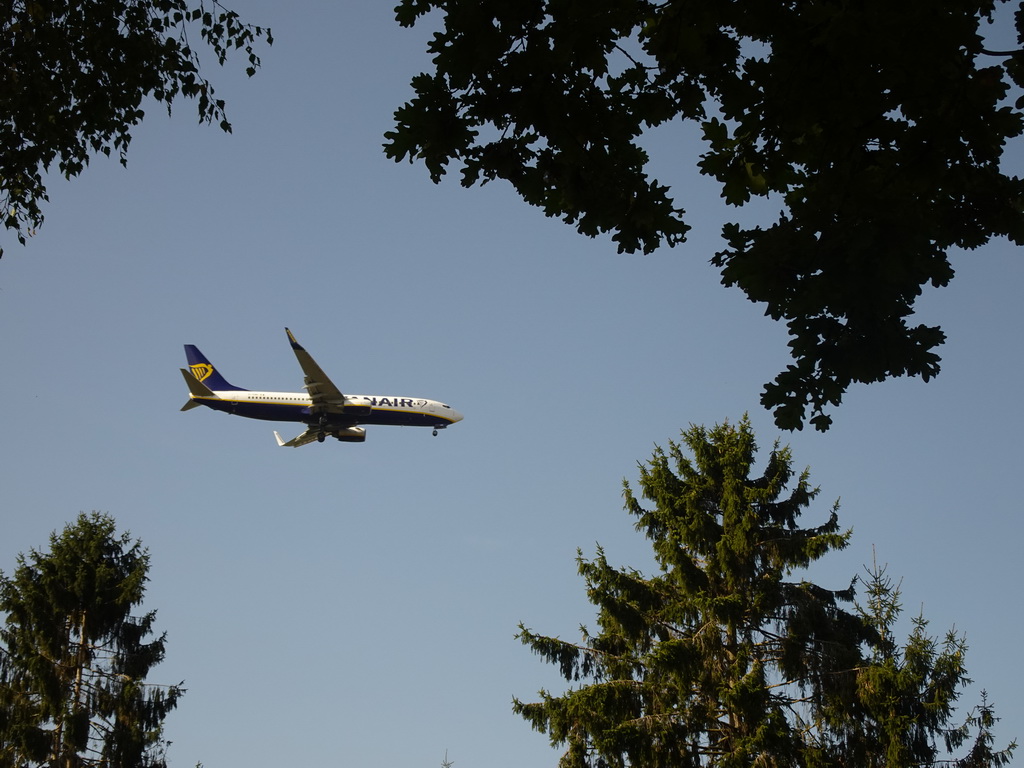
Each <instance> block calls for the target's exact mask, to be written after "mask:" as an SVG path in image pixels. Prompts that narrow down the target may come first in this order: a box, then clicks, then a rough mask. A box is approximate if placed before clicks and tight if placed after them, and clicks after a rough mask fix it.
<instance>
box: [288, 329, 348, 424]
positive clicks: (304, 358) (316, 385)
mask: <svg viewBox="0 0 1024 768" xmlns="http://www.w3.org/2000/svg"><path fill="white" fill-rule="evenodd" d="M284 330H285V333H287V334H288V340H289V341H290V342H291V345H292V351H293V352H294V353H295V357H296V358H298V361H299V365H300V366H301V367H302V372H303V373H304V374H305V388H306V391H307V392H309V396H310V397H311V398H313V407H312V409H311V410H312V411H313V412H314V413H344V412H345V396H344V395H343V394H342V393H341V390H340V389H338V387H337V386H335V384H334V382H333V381H331V380H330V379H329V378H328V377H327V374H326V373H324V371H323V369H322V368H321V367H320V366H319V365H317V362H316V360H314V359H313V356H312V355H310V354H309V352H307V351H306V350H305V348H304V347H303V346H302V345H301V344H299V342H297V341H296V340H295V336H293V335H292V332H291V331H289V330H288V329H287V328H285V329H284ZM300 437H301V436H300ZM296 439H298V438H296Z"/></svg>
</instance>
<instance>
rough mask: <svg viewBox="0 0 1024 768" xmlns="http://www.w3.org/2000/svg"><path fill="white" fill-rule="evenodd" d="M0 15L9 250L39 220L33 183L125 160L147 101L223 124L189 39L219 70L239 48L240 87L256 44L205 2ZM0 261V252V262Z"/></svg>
mask: <svg viewBox="0 0 1024 768" xmlns="http://www.w3.org/2000/svg"><path fill="white" fill-rule="evenodd" d="M5 8H6V10H5V11H0V206H2V208H0V212H2V216H3V221H4V225H5V227H6V228H7V229H10V230H14V231H15V233H16V234H17V236H18V240H19V241H20V242H22V243H24V242H25V238H26V236H28V235H30V234H32V232H33V231H34V230H35V229H36V228H38V227H39V225H41V224H42V222H43V213H42V210H41V207H40V203H41V202H42V201H45V200H47V194H46V183H45V180H44V173H45V172H46V171H49V170H51V168H52V166H54V165H56V167H57V169H58V170H59V171H60V173H61V174H63V175H64V176H65V177H67V178H71V177H72V176H77V175H78V174H79V173H81V172H82V170H83V169H84V168H85V166H86V165H87V164H88V163H89V158H90V156H91V155H93V154H94V153H97V152H100V153H102V154H104V155H110V154H111V153H112V152H114V153H116V154H117V155H118V156H119V158H120V160H121V163H122V164H124V163H126V161H127V151H128V144H129V143H130V142H131V131H132V129H133V127H134V126H136V125H137V124H138V123H139V122H140V121H141V120H142V118H143V116H144V114H145V113H144V111H143V109H142V100H143V98H144V97H146V96H152V97H154V98H155V99H156V100H157V101H159V102H162V103H163V104H165V105H166V107H167V110H168V112H170V110H171V106H172V104H173V102H174V101H175V99H176V98H178V97H179V96H184V97H187V98H190V99H195V100H196V101H197V106H198V112H199V120H200V122H206V123H217V124H218V125H219V126H220V128H221V129H222V130H224V131H228V132H230V131H231V124H230V123H229V122H228V121H227V116H226V114H225V112H224V101H223V100H221V99H218V98H217V97H216V95H215V93H214V89H213V86H212V85H211V84H210V83H209V81H208V80H206V78H204V77H203V76H202V75H201V74H200V68H199V64H200V60H199V53H198V51H196V50H195V49H193V47H192V45H193V43H192V41H191V40H190V39H189V32H190V31H192V32H193V33H194V32H195V30H196V29H198V34H199V40H200V41H201V42H202V43H204V44H205V45H206V46H208V48H209V49H210V51H212V53H213V55H214V56H215V57H216V59H217V62H218V63H219V64H224V62H225V61H226V60H227V57H228V55H229V53H230V52H231V51H234V50H236V49H242V50H244V52H245V54H246V56H247V57H248V66H247V68H246V72H247V74H248V75H249V76H250V77H251V76H252V75H254V74H255V73H256V69H257V68H258V67H259V66H260V59H259V57H258V56H257V55H256V53H255V51H254V48H253V46H254V44H255V42H256V40H257V39H258V38H265V39H266V41H267V43H268V44H271V43H272V42H273V38H272V36H271V32H270V30H269V29H263V28H261V27H256V26H252V25H250V24H244V23H243V22H242V21H241V20H240V18H239V16H238V14H237V13H235V12H234V11H230V10H228V9H226V8H224V7H223V6H222V5H221V4H220V3H219V2H217V1H216V0H214V1H213V2H212V3H211V5H210V7H209V8H207V7H206V5H205V4H204V3H203V2H202V0H200V2H199V4H198V5H195V6H193V5H191V4H190V3H188V2H187V1H186V0H49V1H47V2H39V1H38V0H14V1H13V2H9V3H6V4H5ZM2 253H3V251H2V250H0V255H2Z"/></svg>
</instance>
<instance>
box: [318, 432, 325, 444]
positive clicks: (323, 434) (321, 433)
mask: <svg viewBox="0 0 1024 768" xmlns="http://www.w3.org/2000/svg"><path fill="white" fill-rule="evenodd" d="M326 439H327V434H326V433H325V432H318V433H317V435H316V441H317V442H318V443H322V442H323V441H324V440H326Z"/></svg>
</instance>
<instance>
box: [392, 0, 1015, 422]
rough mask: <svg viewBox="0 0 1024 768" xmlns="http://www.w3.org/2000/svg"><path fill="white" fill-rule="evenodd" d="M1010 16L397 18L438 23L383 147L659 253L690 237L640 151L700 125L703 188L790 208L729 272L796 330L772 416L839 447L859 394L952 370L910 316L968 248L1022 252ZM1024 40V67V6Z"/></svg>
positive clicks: (736, 254) (697, 6)
mask: <svg viewBox="0 0 1024 768" xmlns="http://www.w3.org/2000/svg"><path fill="white" fill-rule="evenodd" d="M1005 2H1006V0H935V2H929V3H915V2H895V3H894V2H891V1H890V0H864V1H863V2H856V3H848V2H839V1H838V0H821V1H820V2H807V1H805V0H791V1H790V2H776V3H760V4H758V3H753V4H752V3H737V2H730V1H729V0H658V1H655V0H515V2H509V0H401V2H400V3H399V5H398V7H397V8H396V14H397V18H398V21H399V22H400V23H401V24H403V25H407V26H409V25H412V24H414V23H416V22H417V21H418V20H419V19H420V17H422V16H424V15H426V14H428V13H429V12H430V11H432V10H435V9H436V10H439V11H440V12H441V14H442V22H441V28H440V31H439V32H437V33H436V34H435V35H434V36H433V38H432V40H431V41H430V43H429V45H428V50H429V52H430V53H431V54H433V56H434V58H433V64H434V68H435V69H434V71H433V72H431V73H423V74H420V75H418V76H416V77H415V78H414V79H413V81H412V85H413V88H414V89H415V96H414V98H413V99H412V100H411V101H409V102H408V103H407V104H405V105H404V106H402V107H401V108H400V109H398V110H397V112H396V113H395V122H396V126H395V128H394V130H393V131H391V132H389V133H387V134H386V139H387V143H386V144H385V149H386V152H387V154H388V155H389V156H390V157H392V158H394V159H395V160H401V159H403V158H409V159H410V160H413V159H419V160H422V161H423V162H424V163H425V165H426V166H427V169H428V170H429V172H430V175H431V178H433V179H434V181H439V180H440V178H441V177H442V176H443V175H444V174H445V173H446V171H447V166H448V164H449V163H450V162H451V161H458V162H459V163H460V164H461V169H462V183H463V184H464V185H466V186H471V185H473V184H476V183H478V182H480V183H485V182H487V181H491V180H494V179H505V180H507V181H509V182H511V183H512V184H513V186H514V187H515V189H516V190H517V191H518V192H519V194H520V195H521V196H522V197H523V199H524V200H526V201H527V202H528V203H530V204H532V205H535V206H539V207H540V208H542V209H543V210H544V212H545V213H546V214H547V215H549V216H557V217H560V218H562V219H563V220H564V221H566V222H567V223H570V224H574V225H575V226H576V228H577V229H578V230H579V232H581V233H582V234H585V235H589V236H596V235H598V234H600V233H604V232H610V233H612V239H613V240H614V241H615V242H616V243H617V244H618V248H619V251H620V252H621V251H626V252H630V253H633V252H636V251H643V252H645V253H649V252H651V251H653V250H654V249H655V248H657V247H658V246H660V245H662V244H668V245H670V246H672V245H676V244H678V243H682V242H683V241H684V240H685V239H686V234H687V231H688V230H689V229H690V227H689V225H688V224H687V223H686V215H685V212H684V211H683V210H682V209H680V208H679V207H678V206H677V204H676V203H675V202H674V200H673V198H672V195H671V190H670V189H669V188H668V187H667V186H666V185H664V184H662V183H660V182H659V181H658V180H657V179H655V178H652V177H651V176H650V175H649V168H648V159H649V158H648V154H647V152H646V151H645V150H644V148H643V137H644V134H645V132H646V131H648V130H649V129H650V128H653V127H656V126H659V125H663V124H666V123H670V122H672V121H685V122H690V123H694V124H697V125H699V126H700V130H701V131H702V133H703V141H704V145H703V150H704V151H703V154H702V155H701V157H700V161H699V163H698V166H699V170H700V173H702V174H704V175H706V176H709V177H711V178H714V179H715V180H717V181H718V182H719V183H720V184H721V189H722V197H723V198H724V199H725V201H726V202H727V203H728V204H730V205H733V206H743V205H745V204H747V203H748V202H750V201H751V199H752V198H755V197H761V198H770V200H771V201H772V202H771V203H770V204H769V205H768V206H766V210H769V211H777V212H778V215H777V219H776V220H775V222H774V223H772V224H771V225H770V226H753V227H744V226H741V224H739V223H730V224H728V225H727V226H725V228H724V230H723V236H724V241H725V248H724V249H723V250H721V251H719V252H718V253H717V254H715V256H714V257H713V258H712V259H711V261H712V263H714V264H715V265H716V266H717V267H719V268H720V269H721V272H722V282H723V283H724V284H725V285H728V286H738V287H739V288H740V289H741V290H743V291H744V292H745V293H746V295H747V296H748V297H749V298H750V300H751V301H755V302H759V303H763V304H764V305H765V313H766V314H767V315H769V316H771V317H772V318H774V319H776V320H783V321H785V322H786V323H787V325H788V328H789V332H790V336H791V341H790V347H791V352H792V356H793V358H794V362H793V364H791V365H790V366H788V367H787V369H786V370H785V371H783V372H782V373H780V374H779V375H778V377H777V378H776V379H775V380H774V381H773V382H771V383H769V384H767V385H766V386H765V391H764V393H763V395H762V404H763V405H764V406H765V407H767V408H770V409H774V415H775V420H776V423H777V424H778V425H779V426H780V427H782V428H785V429H794V428H797V429H799V428H801V427H802V426H803V424H804V422H805V420H808V419H809V421H810V422H811V423H813V424H814V425H815V426H816V427H817V428H818V429H821V430H824V429H827V428H828V426H829V425H830V423H831V417H830V416H829V415H828V414H827V413H826V410H828V409H829V408H831V407H832V406H836V405H838V404H839V403H840V402H841V400H842V396H843V394H844V393H845V391H846V390H847V388H848V387H849V386H850V385H851V384H852V383H854V382H874V381H882V380H884V379H886V378H888V377H891V376H902V375H911V376H921V377H922V378H923V379H925V380H928V379H929V378H931V377H932V376H934V375H935V374H937V373H938V371H939V362H940V358H939V356H938V355H937V354H936V352H935V348H936V347H937V346H938V345H940V344H941V343H942V342H943V340H944V335H943V333H942V331H941V330H940V329H939V328H938V327H928V326H925V325H913V324H911V322H910V316H911V315H912V314H913V307H914V302H915V300H916V299H917V297H918V296H919V295H920V294H921V292H922V287H923V286H925V285H928V284H931V285H933V286H944V285H946V284H947V283H948V282H949V280H950V279H951V278H952V277H953V270H952V268H951V266H950V262H949V258H948V253H949V251H950V249H951V248H953V247H959V248H967V249H973V248H977V247H978V246H981V245H983V244H984V243H986V242H988V241H989V240H990V239H991V238H992V237H997V236H1005V237H1008V238H1010V240H1012V241H1013V242H1014V243H1016V244H1021V243H1022V242H1024V206H1022V200H1024V182H1022V181H1021V180H1020V179H1018V178H1016V177H1011V176H1009V175H1008V174H1007V173H1005V172H1004V171H1003V169H1002V168H1001V165H1000V162H1001V159H1002V156H1003V151H1004V149H1005V147H1006V144H1007V141H1008V140H1009V139H1012V138H1015V137H1018V136H1019V135H1020V134H1021V131H1022V117H1021V110H1020V107H1021V106H1022V105H1021V102H1020V101H1018V102H1017V104H1016V106H1011V105H1010V104H1009V103H1007V96H1008V93H1009V89H1010V87H1011V84H1012V85H1015V86H1018V87H1019V86H1022V85H1024V51H1021V50H1016V51H1004V52H989V51H986V50H985V48H984V43H983V40H982V33H983V25H984V24H985V23H986V22H988V21H990V20H991V19H992V17H993V14H994V13H995V12H996V11H997V6H1002V5H1003V4H1004V3H1005ZM1004 15H1006V14H1005V12H1004ZM1016 28H1017V34H1018V39H1019V40H1020V41H1021V43H1020V44H1021V46H1022V47H1024V10H1018V11H1017V14H1016ZM761 212H762V213H763V212H764V211H761Z"/></svg>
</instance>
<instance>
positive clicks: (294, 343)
mask: <svg viewBox="0 0 1024 768" xmlns="http://www.w3.org/2000/svg"><path fill="white" fill-rule="evenodd" d="M284 332H285V333H287V334H288V341H289V342H291V345H292V349H295V350H302V345H301V344H299V342H297V341H296V340H295V334H293V333H292V332H291V331H290V330H288V329H287V328H285V329H284Z"/></svg>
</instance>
